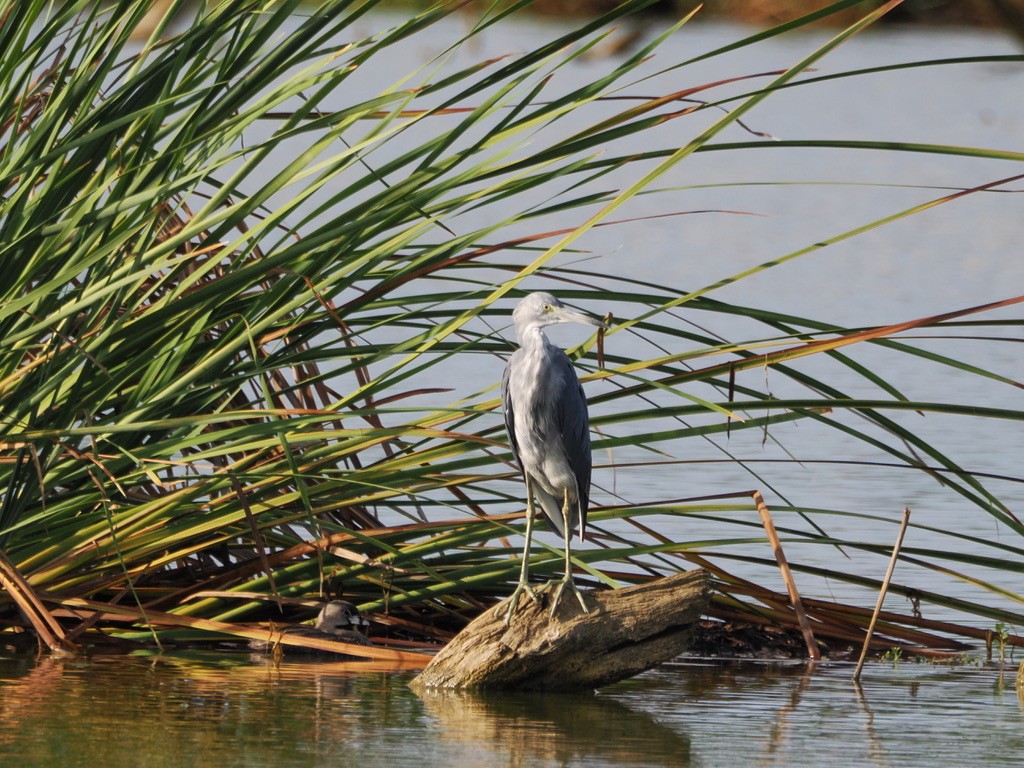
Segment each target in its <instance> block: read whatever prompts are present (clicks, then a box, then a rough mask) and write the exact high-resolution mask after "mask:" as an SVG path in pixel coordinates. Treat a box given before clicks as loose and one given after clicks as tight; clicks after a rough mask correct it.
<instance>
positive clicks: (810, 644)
mask: <svg viewBox="0 0 1024 768" xmlns="http://www.w3.org/2000/svg"><path fill="white" fill-rule="evenodd" d="M751 495H752V496H753V497H754V503H755V504H756V505H757V513H758V514H759V515H760V516H761V525H763V526H764V532H765V533H767V534H768V541H769V542H770V543H771V545H772V551H773V552H774V553H775V560H776V562H778V564H779V571H781V572H782V580H783V581H784V582H786V589H787V590H788V592H789V602H790V604H791V605H792V606H793V611H794V612H795V613H796V620H797V622H798V623H799V624H800V631H801V632H802V633H803V636H804V643H805V644H806V645H807V655H808V656H810V657H811V659H813V660H814V661H818V660H820V659H821V654H820V653H819V652H818V644H817V643H816V642H815V641H814V632H812V631H811V622H809V621H808V620H807V613H806V612H805V611H804V601H803V600H801V599H800V593H799V592H797V591H796V582H795V581H793V573H792V571H790V570H789V562H787V560H786V555H785V553H783V551H782V542H781V541H779V534H778V533H777V532H776V531H775V522H774V521H773V520H772V516H771V514H770V513H769V512H768V505H767V504H765V503H764V497H763V496H761V492H760V491H754V492H753V493H752V494H751Z"/></svg>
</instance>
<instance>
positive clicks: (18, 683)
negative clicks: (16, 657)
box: [0, 656, 66, 754]
mask: <svg viewBox="0 0 1024 768" xmlns="http://www.w3.org/2000/svg"><path fill="white" fill-rule="evenodd" d="M65 661H66V660H65V659H62V658H57V657H53V656H42V657H40V658H39V660H38V661H37V662H36V663H35V664H34V665H33V666H31V667H30V668H29V669H28V672H27V673H26V674H25V676H24V677H19V678H17V679H11V678H9V677H8V675H9V674H10V673H9V670H8V669H7V668H6V666H5V668H4V675H3V682H4V685H3V688H2V689H0V690H2V691H3V696H0V724H2V725H0V745H4V744H10V743H12V742H13V741H14V740H15V738H16V737H17V736H18V734H19V732H20V731H21V723H22V722H23V721H25V720H31V719H34V718H36V717H38V716H39V715H40V713H41V712H46V711H48V710H49V708H50V707H51V706H52V705H54V704H55V703H56V698H57V697H56V696H55V695H54V693H55V691H59V690H60V688H61V685H62V683H63V677H64V662H65ZM0 754H7V750H2V751H0Z"/></svg>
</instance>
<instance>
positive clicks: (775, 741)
mask: <svg viewBox="0 0 1024 768" xmlns="http://www.w3.org/2000/svg"><path fill="white" fill-rule="evenodd" d="M817 668H818V665H817V663H816V662H814V661H809V662H807V665H806V666H805V667H804V670H803V674H801V675H800V681H799V682H798V683H797V685H796V686H795V687H794V688H793V689H792V690H791V691H790V692H789V701H788V702H786V703H785V704H783V705H782V706H781V707H779V709H778V711H777V712H776V713H775V722H774V723H773V724H772V729H771V735H770V737H769V740H768V752H767V756H774V755H775V753H776V752H778V750H779V747H780V746H782V744H783V743H784V742H785V736H786V733H787V731H788V729H789V725H788V723H789V716H790V715H791V714H793V713H794V712H796V710H797V709H798V708H799V706H800V701H801V700H802V699H803V695H804V692H805V691H806V690H807V688H808V686H809V685H810V684H811V677H812V676H813V675H814V671H815V670H816V669H817ZM767 756H766V757H767Z"/></svg>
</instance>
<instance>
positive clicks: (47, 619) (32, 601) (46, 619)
mask: <svg viewBox="0 0 1024 768" xmlns="http://www.w3.org/2000/svg"><path fill="white" fill-rule="evenodd" d="M0 587H3V589H4V591H5V592H7V594H9V595H10V596H11V599H12V600H14V602H15V603H16V604H17V605H18V607H19V608H20V609H21V612H22V614H24V616H25V618H26V619H27V620H28V622H29V623H30V624H31V625H32V628H33V629H34V630H35V631H36V635H37V636H38V638H39V642H40V643H42V644H43V645H45V646H46V647H47V648H49V649H50V651H51V652H52V653H67V654H73V653H76V652H77V651H78V646H76V645H75V644H74V643H72V642H71V641H70V640H69V639H68V638H67V637H66V636H65V634H64V630H63V628H62V627H61V625H60V624H59V623H58V622H57V620H56V619H55V618H53V616H52V615H51V614H50V612H49V611H48V610H46V606H44V605H43V601H42V600H40V599H39V596H38V595H37V594H36V592H35V590H34V589H32V585H31V584H29V583H28V582H27V581H26V580H25V577H24V576H22V575H21V573H20V572H19V571H18V569H17V568H16V567H15V566H14V563H12V562H11V561H10V560H8V559H7V556H6V555H4V554H3V552H0Z"/></svg>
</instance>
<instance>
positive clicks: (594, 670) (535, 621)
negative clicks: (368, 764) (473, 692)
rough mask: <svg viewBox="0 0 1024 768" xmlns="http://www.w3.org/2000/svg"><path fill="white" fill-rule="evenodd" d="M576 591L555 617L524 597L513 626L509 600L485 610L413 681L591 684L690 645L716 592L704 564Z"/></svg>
mask: <svg viewBox="0 0 1024 768" xmlns="http://www.w3.org/2000/svg"><path fill="white" fill-rule="evenodd" d="M585 595H586V600H587V606H588V607H589V609H590V610H589V612H588V613H584V612H583V611H582V609H581V608H580V605H579V603H578V602H577V600H576V599H575V598H574V597H573V596H572V595H571V594H568V593H567V594H565V595H563V596H562V600H561V602H560V603H559V606H558V611H557V613H556V615H555V616H554V617H553V618H552V617H550V616H549V615H548V610H547V607H546V606H545V605H544V602H545V598H547V597H548V593H546V592H544V593H541V603H540V604H539V605H538V604H537V603H534V602H533V601H532V600H530V599H529V597H527V596H524V597H523V598H522V599H521V600H520V601H519V606H518V607H517V609H516V612H515V614H514V615H513V616H512V621H511V622H510V624H509V626H507V627H506V626H505V617H504V608H505V604H504V603H499V604H498V605H496V606H494V607H493V608H491V609H490V610H488V611H487V612H486V613H483V614H481V615H480V616H479V617H478V618H477V619H476V620H475V621H473V622H472V623H471V624H470V625H469V626H468V627H466V628H465V629H464V630H462V632H460V633H459V634H458V635H457V636H456V637H455V638H454V639H453V640H452V641H451V642H450V643H448V645H446V646H445V647H444V649H443V650H442V651H441V652H440V653H439V654H438V655H437V656H435V657H434V659H433V660H432V661H431V662H430V664H429V665H427V668H426V669H424V670H423V672H422V673H421V674H420V675H419V676H418V677H416V678H415V679H414V680H413V681H412V685H413V687H414V688H492V689H496V688H502V689H523V690H580V689H593V688H598V687H600V686H602V685H608V684H609V683H614V682H616V681H618V680H624V679H625V678H627V677H632V676H633V675H636V674H639V673H640V672H643V671H644V670H646V669H650V668H651V667H655V666H657V665H658V664H661V663H663V662H665V661H668V660H670V659H672V658H674V657H675V656H678V655H679V654H680V653H682V652H683V651H685V650H686V648H687V647H688V646H689V645H690V641H691V639H692V637H693V629H694V625H695V623H696V622H697V620H698V619H699V618H700V616H701V614H702V613H703V612H704V611H705V610H706V608H707V606H708V602H709V600H710V599H711V580H710V577H709V576H708V574H707V572H705V571H702V570H696V571H690V572H688V573H681V574H678V575H676V576H670V577H668V578H664V579H659V580H657V581H652V582H650V583H648V584H641V585H639V586H635V587H629V588H627V589H621V590H611V591H607V592H587V593H585Z"/></svg>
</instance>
